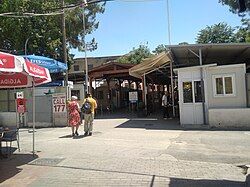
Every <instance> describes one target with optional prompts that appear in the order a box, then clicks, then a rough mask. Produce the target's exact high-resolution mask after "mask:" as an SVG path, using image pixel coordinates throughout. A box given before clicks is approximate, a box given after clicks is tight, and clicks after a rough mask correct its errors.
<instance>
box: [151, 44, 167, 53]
mask: <svg viewBox="0 0 250 187" xmlns="http://www.w3.org/2000/svg"><path fill="white" fill-rule="evenodd" d="M166 50H167V45H164V44H160V45H158V46H157V47H156V48H155V50H154V51H153V53H154V54H160V53H161V52H163V51H166Z"/></svg>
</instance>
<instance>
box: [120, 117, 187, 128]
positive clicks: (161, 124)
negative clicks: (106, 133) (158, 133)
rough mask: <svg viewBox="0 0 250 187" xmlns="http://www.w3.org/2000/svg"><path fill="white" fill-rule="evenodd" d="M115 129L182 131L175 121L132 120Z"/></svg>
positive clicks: (154, 119)
mask: <svg viewBox="0 0 250 187" xmlns="http://www.w3.org/2000/svg"><path fill="white" fill-rule="evenodd" d="M115 128H143V129H146V130H183V128H182V127H181V126H180V124H179V122H178V120H177V119H168V120H161V119H156V118H134V119H130V120H128V121H126V122H124V123H122V124H120V125H118V126H116V127H115Z"/></svg>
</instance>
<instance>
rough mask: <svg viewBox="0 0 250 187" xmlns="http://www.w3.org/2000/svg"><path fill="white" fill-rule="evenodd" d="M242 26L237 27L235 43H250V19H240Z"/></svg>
mask: <svg viewBox="0 0 250 187" xmlns="http://www.w3.org/2000/svg"><path fill="white" fill-rule="evenodd" d="M241 23H242V25H241V26H240V27H237V29H238V30H237V32H236V33H235V39H236V42H238V43H241V42H246V43H249V42H250V19H246V18H242V19H241Z"/></svg>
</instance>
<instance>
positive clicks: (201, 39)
mask: <svg viewBox="0 0 250 187" xmlns="http://www.w3.org/2000/svg"><path fill="white" fill-rule="evenodd" d="M235 31H236V29H234V28H232V27H231V26H230V25H228V24H226V23H218V24H214V25H212V26H206V28H205V29H202V30H200V31H199V33H198V35H197V38H196V42H197V43H232V42H236V43H238V42H246V38H247V33H246V32H247V30H246V29H245V28H240V29H239V30H238V31H237V32H235Z"/></svg>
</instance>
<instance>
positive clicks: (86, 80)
mask: <svg viewBox="0 0 250 187" xmlns="http://www.w3.org/2000/svg"><path fill="white" fill-rule="evenodd" d="M82 22H83V42H84V55H85V57H84V59H85V84H86V92H87V93H89V86H88V84H89V83H88V82H89V81H88V80H89V76H88V60H87V45H86V41H85V35H86V25H85V13H84V6H83V8H82ZM90 86H91V85H90Z"/></svg>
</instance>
